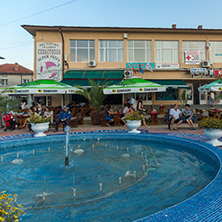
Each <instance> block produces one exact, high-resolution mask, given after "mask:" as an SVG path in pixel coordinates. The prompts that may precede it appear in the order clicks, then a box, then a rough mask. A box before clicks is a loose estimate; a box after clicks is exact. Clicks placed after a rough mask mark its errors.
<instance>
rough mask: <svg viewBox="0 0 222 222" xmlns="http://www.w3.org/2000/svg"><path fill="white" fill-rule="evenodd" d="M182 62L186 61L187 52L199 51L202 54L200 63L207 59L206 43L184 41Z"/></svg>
mask: <svg viewBox="0 0 222 222" xmlns="http://www.w3.org/2000/svg"><path fill="white" fill-rule="evenodd" d="M182 48H183V49H182V50H183V54H182V61H183V62H184V61H185V52H186V51H199V52H200V61H202V60H205V59H206V42H205V41H183V42H182Z"/></svg>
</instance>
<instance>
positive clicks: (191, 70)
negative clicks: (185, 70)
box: [190, 68, 207, 74]
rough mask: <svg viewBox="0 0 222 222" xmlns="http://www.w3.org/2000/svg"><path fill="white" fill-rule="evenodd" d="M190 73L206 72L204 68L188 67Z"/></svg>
mask: <svg viewBox="0 0 222 222" xmlns="http://www.w3.org/2000/svg"><path fill="white" fill-rule="evenodd" d="M190 73H191V74H201V73H204V74H205V73H207V69H206V68H192V69H190Z"/></svg>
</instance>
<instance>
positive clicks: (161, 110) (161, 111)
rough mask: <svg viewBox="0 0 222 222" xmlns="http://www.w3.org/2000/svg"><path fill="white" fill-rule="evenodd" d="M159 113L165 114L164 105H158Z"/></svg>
mask: <svg viewBox="0 0 222 222" xmlns="http://www.w3.org/2000/svg"><path fill="white" fill-rule="evenodd" d="M160 114H165V106H160Z"/></svg>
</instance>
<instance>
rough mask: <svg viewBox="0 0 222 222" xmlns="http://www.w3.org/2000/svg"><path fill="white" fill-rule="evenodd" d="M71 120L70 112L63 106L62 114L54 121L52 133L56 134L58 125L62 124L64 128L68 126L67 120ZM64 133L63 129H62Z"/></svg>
mask: <svg viewBox="0 0 222 222" xmlns="http://www.w3.org/2000/svg"><path fill="white" fill-rule="evenodd" d="M70 119H71V112H70V111H69V110H68V107H67V106H63V108H62V112H61V113H60V114H59V118H58V119H57V120H56V121H55V130H54V132H58V125H59V123H61V122H62V123H64V124H65V127H66V126H68V125H69V120H70ZM63 131H64V129H63Z"/></svg>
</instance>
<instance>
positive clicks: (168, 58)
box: [155, 41, 179, 63]
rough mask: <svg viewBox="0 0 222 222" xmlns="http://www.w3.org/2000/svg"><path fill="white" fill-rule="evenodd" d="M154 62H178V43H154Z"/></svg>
mask: <svg viewBox="0 0 222 222" xmlns="http://www.w3.org/2000/svg"><path fill="white" fill-rule="evenodd" d="M155 61H156V62H163V63H164V62H175V63H178V62H179V43H178V41H155Z"/></svg>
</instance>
